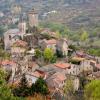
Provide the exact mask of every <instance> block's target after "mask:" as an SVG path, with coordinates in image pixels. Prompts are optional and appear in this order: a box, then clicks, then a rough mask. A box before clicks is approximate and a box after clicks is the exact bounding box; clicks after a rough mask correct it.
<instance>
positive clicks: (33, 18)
mask: <svg viewBox="0 0 100 100" xmlns="http://www.w3.org/2000/svg"><path fill="white" fill-rule="evenodd" d="M28 20H29V26H30V27H34V26H38V13H36V12H35V10H34V9H32V10H31V11H29V13H28Z"/></svg>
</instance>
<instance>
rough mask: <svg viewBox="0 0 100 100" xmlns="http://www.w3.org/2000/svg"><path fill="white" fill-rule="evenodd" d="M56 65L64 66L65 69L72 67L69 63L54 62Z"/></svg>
mask: <svg viewBox="0 0 100 100" xmlns="http://www.w3.org/2000/svg"><path fill="white" fill-rule="evenodd" d="M54 65H55V66H56V67H59V68H62V69H65V68H70V64H68V63H56V64H54Z"/></svg>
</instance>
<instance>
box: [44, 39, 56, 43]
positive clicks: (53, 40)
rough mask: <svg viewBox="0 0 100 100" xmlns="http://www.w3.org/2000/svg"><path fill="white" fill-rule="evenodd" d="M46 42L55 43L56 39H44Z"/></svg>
mask: <svg viewBox="0 0 100 100" xmlns="http://www.w3.org/2000/svg"><path fill="white" fill-rule="evenodd" d="M45 42H46V44H56V43H57V40H55V39H51V40H45Z"/></svg>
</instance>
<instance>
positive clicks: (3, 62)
mask: <svg viewBox="0 0 100 100" xmlns="http://www.w3.org/2000/svg"><path fill="white" fill-rule="evenodd" d="M1 64H2V65H15V64H16V63H15V62H13V61H9V60H4V61H2V63H1Z"/></svg>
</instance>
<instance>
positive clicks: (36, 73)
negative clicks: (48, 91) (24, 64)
mask: <svg viewBox="0 0 100 100" xmlns="http://www.w3.org/2000/svg"><path fill="white" fill-rule="evenodd" d="M33 76H35V77H38V78H39V77H42V78H43V77H44V76H45V74H44V73H40V72H39V71H35V72H34V73H33Z"/></svg>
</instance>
